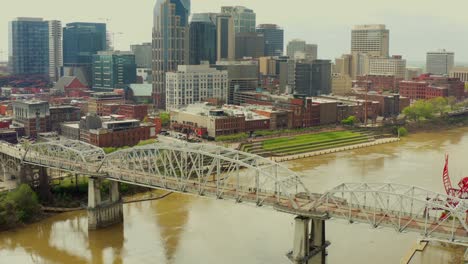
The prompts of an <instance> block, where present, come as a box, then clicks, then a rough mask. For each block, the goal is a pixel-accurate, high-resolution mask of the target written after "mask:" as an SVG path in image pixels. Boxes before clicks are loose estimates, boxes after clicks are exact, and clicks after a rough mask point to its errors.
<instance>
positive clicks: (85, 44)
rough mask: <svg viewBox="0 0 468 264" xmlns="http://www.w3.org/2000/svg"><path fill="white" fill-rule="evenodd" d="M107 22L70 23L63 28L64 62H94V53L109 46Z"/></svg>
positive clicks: (80, 63)
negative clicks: (107, 41)
mask: <svg viewBox="0 0 468 264" xmlns="http://www.w3.org/2000/svg"><path fill="white" fill-rule="evenodd" d="M106 40H107V36H106V24H103V23H70V24H67V25H66V27H65V28H64V29H63V64H64V65H65V66H72V65H73V66H76V65H82V64H91V63H93V55H94V54H97V52H98V51H104V50H106V48H107V43H106Z"/></svg>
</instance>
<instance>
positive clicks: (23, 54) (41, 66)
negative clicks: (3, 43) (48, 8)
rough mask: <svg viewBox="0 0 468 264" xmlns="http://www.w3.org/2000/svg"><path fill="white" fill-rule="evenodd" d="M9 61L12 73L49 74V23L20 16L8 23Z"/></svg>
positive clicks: (40, 19)
mask: <svg viewBox="0 0 468 264" xmlns="http://www.w3.org/2000/svg"><path fill="white" fill-rule="evenodd" d="M9 33H10V35H9V56H10V57H9V63H10V70H11V73H12V74H13V75H46V76H48V75H49V23H48V22H47V21H44V20H43V19H42V18H24V17H20V18H17V19H15V20H14V21H11V22H10V24H9Z"/></svg>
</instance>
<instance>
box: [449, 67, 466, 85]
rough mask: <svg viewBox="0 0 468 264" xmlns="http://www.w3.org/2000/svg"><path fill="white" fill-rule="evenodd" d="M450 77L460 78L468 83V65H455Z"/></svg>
mask: <svg viewBox="0 0 468 264" xmlns="http://www.w3.org/2000/svg"><path fill="white" fill-rule="evenodd" d="M450 77H452V78H458V79H460V81H462V82H465V83H468V67H454V68H452V71H450Z"/></svg>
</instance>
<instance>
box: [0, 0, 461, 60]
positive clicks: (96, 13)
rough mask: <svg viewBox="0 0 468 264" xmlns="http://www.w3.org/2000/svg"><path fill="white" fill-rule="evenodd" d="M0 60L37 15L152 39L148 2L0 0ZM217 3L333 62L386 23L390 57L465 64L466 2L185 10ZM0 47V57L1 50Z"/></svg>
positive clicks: (369, 1)
mask: <svg viewBox="0 0 468 264" xmlns="http://www.w3.org/2000/svg"><path fill="white" fill-rule="evenodd" d="M2 1H4V2H8V3H4V4H3V5H2V7H1V8H0V36H1V38H0V60H2V59H5V58H6V57H7V55H6V53H7V52H8V21H10V20H12V19H13V18H15V17H20V16H23V17H24V16H28V17H43V18H45V19H47V20H51V19H57V20H61V21H62V22H63V23H68V22H105V21H104V20H102V18H107V19H109V22H108V28H109V29H110V30H111V31H113V32H122V33H123V34H122V35H118V36H116V37H115V42H116V47H117V48H118V49H120V50H128V49H129V45H130V44H133V43H140V42H149V41H151V28H152V12H153V6H154V3H155V2H156V1H155V0H132V1H128V0H11V1H7V0H2ZM222 5H244V6H247V7H249V8H252V9H254V11H255V12H256V13H257V24H259V23H276V24H279V25H280V26H282V27H283V28H284V29H285V38H286V41H288V40H290V39H292V38H302V39H305V40H306V41H308V42H310V43H316V44H318V45H319V57H320V58H322V59H333V58H335V57H339V56H340V55H341V54H343V53H347V52H349V49H350V35H351V33H350V30H351V27H352V26H353V25H355V24H386V25H387V28H389V29H390V52H391V54H400V55H403V56H404V57H405V58H407V59H408V60H410V61H424V60H425V53H426V51H428V50H434V49H438V48H445V49H447V50H450V51H454V52H455V59H456V61H457V63H463V62H468V16H467V15H466V14H467V13H466V10H467V9H468V1H467V0H445V1H436V0H391V1H388V0H385V1H382V0H326V1H323V0H320V1H318V0H288V1H283V0H192V13H196V12H217V11H219V10H220V7H221V6H222ZM2 52H3V54H2Z"/></svg>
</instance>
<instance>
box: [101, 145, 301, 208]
mask: <svg viewBox="0 0 468 264" xmlns="http://www.w3.org/2000/svg"><path fill="white" fill-rule="evenodd" d="M100 172H101V173H106V174H107V175H108V177H110V178H113V179H116V180H121V181H128V182H133V183H138V184H142V185H146V186H157V187H160V188H165V189H170V190H175V191H179V192H190V193H196V194H198V195H202V196H204V195H206V196H215V197H216V198H218V199H234V200H236V201H237V202H243V201H245V202H255V203H256V204H257V205H263V204H269V205H274V204H276V203H285V204H288V205H290V206H293V207H295V208H298V205H297V203H296V201H295V197H296V195H297V194H298V193H304V192H307V193H308V191H307V189H306V187H305V186H304V185H303V183H302V181H301V179H300V177H299V176H298V175H297V174H296V173H294V172H293V171H291V170H289V169H288V168H286V167H284V166H282V165H280V164H277V163H275V162H273V161H271V160H268V159H266V158H263V157H260V156H257V155H253V154H248V153H244V152H240V151H236V150H232V149H228V148H224V147H220V146H215V145H204V144H190V143H175V144H154V145H148V146H143V147H136V148H132V149H126V150H121V151H118V152H115V153H112V154H110V155H108V156H107V157H106V159H105V160H104V163H103V165H102V168H101V170H100Z"/></svg>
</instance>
